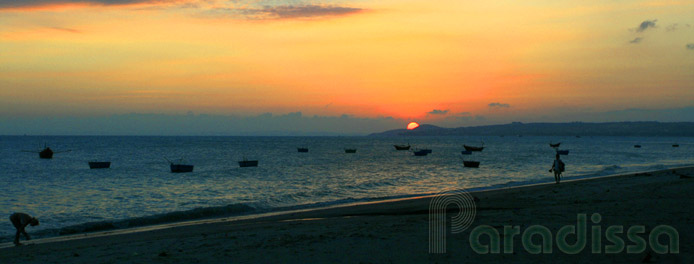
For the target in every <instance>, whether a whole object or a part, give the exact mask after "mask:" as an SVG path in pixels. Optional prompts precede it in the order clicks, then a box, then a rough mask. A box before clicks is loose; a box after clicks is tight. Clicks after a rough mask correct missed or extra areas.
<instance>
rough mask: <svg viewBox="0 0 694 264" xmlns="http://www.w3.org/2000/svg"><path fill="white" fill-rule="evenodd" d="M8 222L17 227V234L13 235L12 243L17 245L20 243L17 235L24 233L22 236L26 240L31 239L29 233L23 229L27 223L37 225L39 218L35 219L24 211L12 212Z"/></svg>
mask: <svg viewBox="0 0 694 264" xmlns="http://www.w3.org/2000/svg"><path fill="white" fill-rule="evenodd" d="M10 222H12V225H14V228H16V229H17V234H15V236H14V245H15V246H19V245H21V243H19V235H20V234H24V237H26V239H27V240H31V237H29V234H27V232H26V231H25V230H24V229H25V228H26V227H27V225H31V226H37V225H39V220H38V219H36V217H32V216H30V215H28V214H25V213H14V214H12V215H10Z"/></svg>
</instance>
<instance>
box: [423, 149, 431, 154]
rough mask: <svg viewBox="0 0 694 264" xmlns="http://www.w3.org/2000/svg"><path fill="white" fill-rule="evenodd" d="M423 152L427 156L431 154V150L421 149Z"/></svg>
mask: <svg viewBox="0 0 694 264" xmlns="http://www.w3.org/2000/svg"><path fill="white" fill-rule="evenodd" d="M421 150H422V151H424V152H426V153H427V154H431V152H432V151H431V149H421Z"/></svg>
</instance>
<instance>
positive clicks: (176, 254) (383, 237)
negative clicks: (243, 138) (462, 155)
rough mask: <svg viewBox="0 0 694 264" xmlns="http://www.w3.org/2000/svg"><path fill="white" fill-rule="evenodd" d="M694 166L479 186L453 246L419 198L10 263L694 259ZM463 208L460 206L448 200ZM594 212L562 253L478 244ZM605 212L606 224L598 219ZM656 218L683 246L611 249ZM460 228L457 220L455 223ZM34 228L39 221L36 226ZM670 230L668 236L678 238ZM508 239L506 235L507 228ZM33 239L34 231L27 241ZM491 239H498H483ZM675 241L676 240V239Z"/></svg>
mask: <svg viewBox="0 0 694 264" xmlns="http://www.w3.org/2000/svg"><path fill="white" fill-rule="evenodd" d="M693 191H694V167H688V168H676V169H667V170H660V171H653V172H642V173H632V174H624V175H613V176H604V177H597V178H589V179H579V180H570V181H564V182H562V183H561V184H554V183H546V184H536V185H531V186H520V187H511V188H503V189H496V190H486V191H479V192H472V193H470V194H471V195H472V197H474V200H475V206H476V210H475V211H476V216H475V218H474V221H472V223H471V226H470V227H469V228H467V230H464V231H463V232H461V233H456V234H453V233H451V232H448V233H447V234H446V253H438V254H433V253H430V252H429V219H430V218H429V204H430V202H431V199H432V197H431V196H428V197H417V198H408V199H400V200H395V201H381V202H372V203H363V204H358V205H343V206H337V207H331V208H319V209H311V210H303V211H297V212H290V213H285V214H273V215H267V216H260V217H250V218H248V217H247V218H221V219H212V220H206V221H200V222H193V223H186V224H181V225H175V224H174V225H170V226H160V227H158V228H154V229H152V230H148V229H142V230H139V231H138V230H134V231H132V230H131V231H128V230H117V231H110V232H100V233H91V234H81V235H75V236H71V237H57V238H47V239H37V240H31V241H25V245H23V246H19V247H13V246H12V245H11V243H3V244H1V245H0V263H142V262H148V263H149V262H157V263H182V262H183V263H185V262H202V263H271V262H273V263H274V262H281V263H305V262H319V263H326V262H345V263H402V262H432V263H449V262H481V261H484V262H495V263H507V262H543V263H544V262H546V263H554V262H558V261H571V262H605V263H607V262H632V263H633V262H642V261H645V262H654V263H672V262H676V263H691V262H692V261H694V255H693V254H692V253H693V250H694V244H693V243H692V241H694V235H692V234H694V233H693V232H692V231H694V216H692V214H691V212H692V211H694V199H692V198H694V192H693ZM448 210H449V213H450V214H451V215H453V214H454V213H455V212H456V211H457V209H456V208H454V207H448ZM580 214H585V215H587V217H588V220H587V221H588V223H587V225H588V227H587V229H588V236H589V241H588V243H587V246H585V249H583V250H581V251H580V252H578V253H577V254H567V253H565V252H562V251H561V250H559V249H558V248H557V244H556V243H554V244H553V245H552V246H553V250H552V253H543V254H531V253H529V252H528V250H527V249H526V248H525V247H524V245H522V243H521V236H520V235H517V236H516V237H515V239H514V240H513V242H514V243H513V253H510V252H506V253H505V252H504V251H503V250H502V251H501V252H500V253H493V252H492V253H489V254H479V253H478V252H475V251H474V250H473V249H472V248H471V245H470V235H471V230H473V229H474V228H475V227H479V226H482V225H487V226H491V227H493V228H494V229H496V230H498V232H499V233H501V234H502V236H503V231H504V230H503V227H504V226H519V227H520V231H521V232H522V231H523V230H525V229H527V228H528V227H530V226H533V225H542V226H545V227H547V228H548V229H549V230H550V231H551V232H552V234H553V235H554V234H556V233H557V231H558V230H559V229H560V228H561V227H562V226H566V225H577V221H578V220H577V216H578V215H580ZM595 214H599V215H600V216H601V219H600V221H598V222H597V223H596V222H595V221H594V220H593V219H592V218H591V217H592V216H593V215H595ZM613 225H617V226H623V232H624V233H621V234H620V235H619V236H620V237H621V238H622V239H623V240H624V241H625V242H626V245H627V246H628V245H632V244H634V243H632V242H631V241H630V240H629V239H627V235H626V232H627V229H629V228H630V227H632V226H644V228H645V233H643V234H641V237H642V238H643V239H644V240H645V241H646V243H649V242H651V241H649V237H648V234H649V232H650V230H653V229H654V227H656V226H661V225H667V226H670V227H672V228H673V229H675V230H676V231H677V234H678V241H679V245H678V253H670V252H668V253H666V254H659V253H656V252H654V251H653V249H652V247H653V246H652V245H650V244H649V245H648V246H646V248H645V250H642V252H638V253H627V252H626V250H622V251H621V252H618V253H612V254H607V253H605V250H604V247H605V246H607V245H611V244H612V243H611V241H608V240H606V239H605V233H606V229H607V228H608V227H609V226H613ZM596 227H599V229H600V230H601V231H602V233H601V234H602V246H601V247H598V248H601V249H602V250H601V252H600V253H592V252H591V240H590V236H591V230H592V229H594V228H596ZM449 230H451V229H449ZM28 231H29V233H31V230H30V229H29V230H28ZM667 238H668V236H661V237H660V239H659V241H660V242H661V244H665V245H668V243H667V242H668V240H667ZM502 239H503V237H502ZM22 241H24V240H22ZM480 241H481V243H482V244H489V242H490V241H489V239H485V238H482V239H481V240H480ZM670 250H672V247H670Z"/></svg>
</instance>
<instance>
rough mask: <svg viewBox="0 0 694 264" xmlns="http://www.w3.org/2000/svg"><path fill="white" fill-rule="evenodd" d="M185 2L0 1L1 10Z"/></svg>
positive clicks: (160, 0)
mask: <svg viewBox="0 0 694 264" xmlns="http://www.w3.org/2000/svg"><path fill="white" fill-rule="evenodd" d="M172 2H174V3H176V2H185V1H176V0H175V1H165V0H0V9H1V8H24V7H40V6H53V5H64V4H86V5H130V4H148V3H149V4H164V3H172Z"/></svg>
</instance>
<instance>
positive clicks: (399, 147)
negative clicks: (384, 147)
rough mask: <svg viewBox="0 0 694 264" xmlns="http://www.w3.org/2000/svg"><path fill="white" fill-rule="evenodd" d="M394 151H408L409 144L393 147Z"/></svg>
mask: <svg viewBox="0 0 694 264" xmlns="http://www.w3.org/2000/svg"><path fill="white" fill-rule="evenodd" d="M393 147H395V150H410V144H407V145H393Z"/></svg>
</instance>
